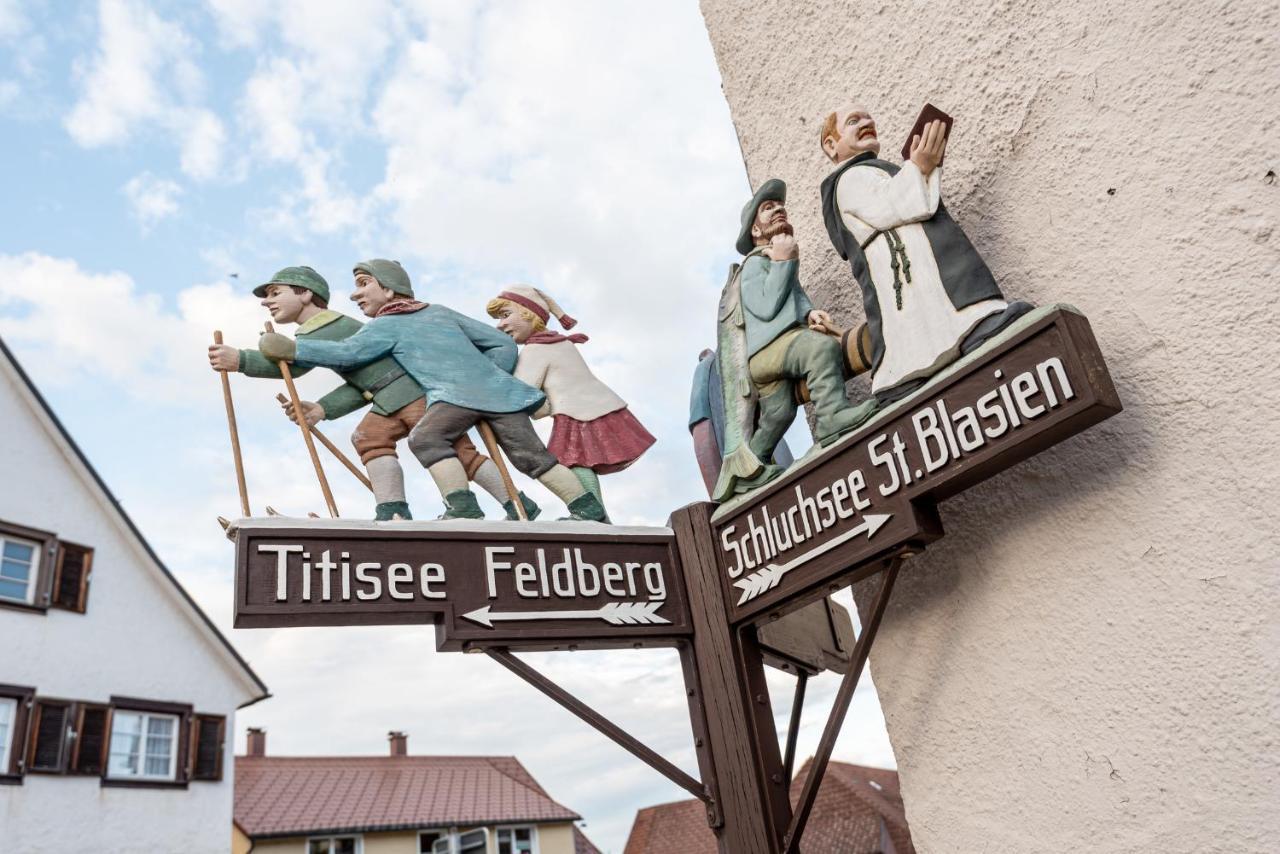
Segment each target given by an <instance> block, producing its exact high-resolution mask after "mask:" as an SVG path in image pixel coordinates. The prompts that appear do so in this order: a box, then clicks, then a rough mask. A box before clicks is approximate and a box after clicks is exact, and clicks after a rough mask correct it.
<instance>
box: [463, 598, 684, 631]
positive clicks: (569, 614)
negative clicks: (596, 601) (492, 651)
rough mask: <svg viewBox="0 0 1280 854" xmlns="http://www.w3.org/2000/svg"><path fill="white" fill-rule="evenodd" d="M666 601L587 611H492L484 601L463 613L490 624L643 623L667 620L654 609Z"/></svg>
mask: <svg viewBox="0 0 1280 854" xmlns="http://www.w3.org/2000/svg"><path fill="white" fill-rule="evenodd" d="M665 604H666V602H610V603H608V604H607V605H602V606H600V607H599V608H594V609H592V610H588V611H493V610H491V606H489V605H485V606H484V607H483V608H477V609H476V610H474V611H469V612H467V613H466V614H463V615H462V616H463V617H464V618H465V619H468V620H470V621H471V622H473V623H479V624H480V625H482V626H485V627H486V628H490V629H491V628H493V624H494V623H495V622H507V621H515V620H604V621H605V622H606V623H610V624H611V625H615V626H624V625H625V626H643V625H656V624H658V623H670V622H671V621H670V620H668V619H667V618H666V617H660V616H658V614H657V610H658V609H659V608H661V607H662V606H663V605H665Z"/></svg>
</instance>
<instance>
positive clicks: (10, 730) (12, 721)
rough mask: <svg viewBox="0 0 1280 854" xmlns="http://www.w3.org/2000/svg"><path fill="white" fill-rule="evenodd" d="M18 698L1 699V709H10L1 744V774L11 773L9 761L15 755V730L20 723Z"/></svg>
mask: <svg viewBox="0 0 1280 854" xmlns="http://www.w3.org/2000/svg"><path fill="white" fill-rule="evenodd" d="M19 702H20V701H19V700H18V698H16V697H0V707H4V708H8V709H9V720H8V722H7V723H6V724H5V728H4V739H3V742H0V774H8V773H9V760H10V759H11V758H12V755H13V739H14V737H15V735H16V733H14V728H15V726H16V725H17V723H18V703H19Z"/></svg>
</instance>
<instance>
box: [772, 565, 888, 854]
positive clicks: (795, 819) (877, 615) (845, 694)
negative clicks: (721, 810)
mask: <svg viewBox="0 0 1280 854" xmlns="http://www.w3.org/2000/svg"><path fill="white" fill-rule="evenodd" d="M901 567H902V558H901V557H895V558H893V560H892V561H890V563H889V566H888V568H887V569H885V570H884V575H883V580H882V581H881V582H880V592H879V593H877V594H876V601H875V605H874V606H872V609H871V616H870V618H869V619H868V620H867V624H866V625H865V626H863V627H862V634H861V635H859V636H858V645H857V646H856V647H854V650H853V660H852V661H851V662H850V663H849V671H848V672H847V673H845V675H844V678H843V679H842V680H841V682H840V690H839V691H837V692H836V701H835V704H834V705H833V706H832V707H831V714H830V716H828V717H827V725H826V727H825V728H824V729H823V730H822V740H821V741H819V742H818V750H817V752H816V753H815V754H814V756H813V764H811V765H810V766H809V776H808V777H807V778H806V779H805V781H804V789H802V790H801V792H800V800H799V801H798V802H797V803H796V808H795V812H794V813H792V815H791V826H790V827H789V828H787V835H786V836H784V837H783V840H782V842H783V846H784V847H783V852H784V854H800V836H801V835H802V834H803V833H804V827H805V824H807V823H808V821H809V814H810V813H811V812H813V802H814V801H815V800H816V799H817V797H818V787H819V786H820V785H821V784H822V778H823V777H824V776H826V773H827V764H828V763H829V762H830V761H831V751H832V750H833V749H834V748H835V746H836V736H838V735H839V734H840V727H841V725H842V724H844V716H845V714H847V713H848V711H849V703H850V702H851V701H852V700H853V692H854V689H856V688H857V687H858V677H860V676H861V675H862V669H863V667H864V666H865V665H866V663H867V656H868V655H869V654H870V653H871V644H872V643H874V642H875V639H876V632H877V631H878V630H879V629H880V619H881V618H882V617H883V616H884V609H885V606H886V605H888V604H889V594H890V593H892V592H893V582H894V581H895V580H896V579H897V577H898V570H899V569H900V568H901Z"/></svg>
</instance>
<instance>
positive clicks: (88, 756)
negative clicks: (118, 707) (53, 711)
mask: <svg viewBox="0 0 1280 854" xmlns="http://www.w3.org/2000/svg"><path fill="white" fill-rule="evenodd" d="M75 722H76V729H75V733H76V735H75V742H74V743H73V745H72V748H71V760H70V762H69V764H68V767H67V773H69V774H86V775H89V776H93V777H100V776H102V769H103V768H105V767H107V732H108V731H109V729H110V727H111V707H110V706H103V705H99V704H95V703H76V715H75Z"/></svg>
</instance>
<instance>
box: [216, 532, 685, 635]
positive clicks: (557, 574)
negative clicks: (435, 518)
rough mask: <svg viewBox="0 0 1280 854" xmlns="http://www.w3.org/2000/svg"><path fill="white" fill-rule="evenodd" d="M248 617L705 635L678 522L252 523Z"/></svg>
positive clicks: (242, 575) (240, 558)
mask: <svg viewBox="0 0 1280 854" xmlns="http://www.w3.org/2000/svg"><path fill="white" fill-rule="evenodd" d="M231 533H232V535H233V536H234V537H235V540H236V564H237V572H236V615H235V625H236V626H237V627H238V628H240V627H259V626H335V625H378V624H400V623H423V624H425V623H435V624H436V626H437V643H438V645H439V647H440V648H441V649H451V650H459V649H470V648H476V649H482V648H485V647H490V646H505V647H510V648H513V649H560V648H566V647H568V646H574V647H579V648H608V647H623V646H628V647H629V646H634V645H636V644H640V645H645V646H658V645H663V644H667V643H671V642H673V641H674V640H675V639H677V638H680V637H684V636H687V635H688V634H689V633H690V632H691V628H690V625H689V613H688V610H689V609H688V606H687V605H686V603H685V593H684V580H683V578H682V577H681V574H680V566H679V561H678V559H677V557H676V550H675V548H674V537H673V535H672V533H671V531H670V529H668V528H632V527H622V526H606V525H600V524H596V523H589V522H543V523H537V522H534V523H517V522H506V523H496V522H487V523H485V522H480V523H477V522H462V521H452V522H382V523H380V522H365V521H347V520H344V519H324V520H317V519H286V518H281V517H272V518H268V519H246V520H242V521H241V522H239V523H237V525H236V526H235V527H234V528H233V529H232V532H231Z"/></svg>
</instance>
